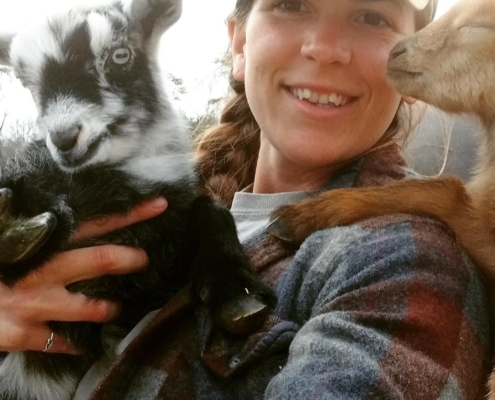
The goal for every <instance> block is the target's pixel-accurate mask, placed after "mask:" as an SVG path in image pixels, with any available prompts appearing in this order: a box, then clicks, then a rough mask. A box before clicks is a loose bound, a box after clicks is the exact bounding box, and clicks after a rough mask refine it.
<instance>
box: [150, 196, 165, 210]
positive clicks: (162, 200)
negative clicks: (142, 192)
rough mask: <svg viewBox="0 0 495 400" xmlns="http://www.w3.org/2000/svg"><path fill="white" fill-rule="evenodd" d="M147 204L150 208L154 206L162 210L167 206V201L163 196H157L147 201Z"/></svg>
mask: <svg viewBox="0 0 495 400" xmlns="http://www.w3.org/2000/svg"><path fill="white" fill-rule="evenodd" d="M149 206H150V207H152V208H156V209H158V210H164V209H165V208H167V206H168V202H167V200H166V199H165V198H163V197H158V198H157V199H153V200H151V201H150V202H149Z"/></svg>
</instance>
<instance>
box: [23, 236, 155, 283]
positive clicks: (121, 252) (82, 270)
mask: <svg viewBox="0 0 495 400" xmlns="http://www.w3.org/2000/svg"><path fill="white" fill-rule="evenodd" d="M147 265H148V256H147V254H146V252H145V251H144V250H142V249H137V248H132V247H126V246H119V245H114V244H106V245H102V246H94V247H85V248H80V249H74V250H69V251H65V252H63V253H59V254H57V255H56V256H55V257H54V258H53V259H52V260H51V261H49V262H48V263H47V264H45V265H44V266H43V267H41V268H39V269H38V270H35V271H33V272H32V273H30V274H29V275H28V276H27V277H26V278H25V279H24V280H22V281H21V282H19V285H22V286H32V287H38V286H39V285H41V284H42V282H43V283H44V284H47V283H51V284H57V283H58V284H59V285H62V286H67V285H69V284H71V283H74V282H78V281H82V280H86V279H92V278H96V277H98V276H102V275H123V274H128V273H131V272H138V271H142V270H144V269H145V268H146V266H147Z"/></svg>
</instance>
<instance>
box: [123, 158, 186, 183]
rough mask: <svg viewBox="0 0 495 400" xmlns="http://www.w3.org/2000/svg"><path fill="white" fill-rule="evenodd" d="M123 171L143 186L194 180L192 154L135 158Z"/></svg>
mask: <svg viewBox="0 0 495 400" xmlns="http://www.w3.org/2000/svg"><path fill="white" fill-rule="evenodd" d="M122 170H123V171H124V172H127V173H128V174H130V175H132V176H135V177H136V178H138V181H143V185H144V184H146V183H147V182H152V183H158V182H163V183H167V182H178V181H180V180H187V181H191V180H193V179H194V163H193V157H192V153H190V154H165V155H158V156H154V157H149V158H133V159H131V160H130V161H129V162H128V163H127V164H126V165H125V166H124V167H123V168H122Z"/></svg>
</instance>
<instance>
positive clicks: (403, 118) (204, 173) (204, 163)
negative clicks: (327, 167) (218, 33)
mask: <svg viewBox="0 0 495 400" xmlns="http://www.w3.org/2000/svg"><path fill="white" fill-rule="evenodd" d="M253 3H254V0H238V1H237V3H236V7H235V10H234V12H233V13H232V14H231V16H230V17H229V18H233V19H235V20H237V21H238V22H240V23H241V24H243V23H245V22H246V20H247V18H248V16H249V12H250V11H251V8H252V6H253ZM436 3H437V0H433V1H432V2H430V4H429V5H428V6H427V8H426V9H425V10H423V11H421V12H418V13H417V14H418V17H417V19H416V23H417V25H418V29H419V28H421V27H423V26H424V25H426V23H428V22H429V21H431V19H432V17H433V14H434V10H435V8H436ZM230 88H231V89H232V96H231V97H230V99H228V101H227V103H226V104H225V106H224V109H223V110H222V113H221V116H220V121H219V123H218V124H217V125H215V126H213V127H211V128H209V129H207V130H206V131H204V132H203V133H200V134H199V135H198V137H197V138H196V141H195V146H196V160H197V163H196V168H197V171H198V174H199V177H200V186H201V187H202V188H204V190H205V191H206V192H208V193H209V194H211V195H213V196H214V197H216V198H217V199H218V200H220V201H221V202H223V203H224V204H226V205H228V206H230V205H231V203H232V199H233V197H234V193H235V192H236V191H239V190H240V189H242V188H244V187H246V186H247V185H249V184H251V183H252V182H253V180H254V173H255V168H256V162H257V159H258V152H259V146H260V127H259V125H258V123H257V122H256V120H255V118H254V116H253V114H252V112H251V109H250V107H249V104H248V102H247V98H246V93H245V89H244V84H243V83H242V82H238V81H236V80H235V79H234V78H233V77H232V75H231V76H230ZM412 129H413V122H412V117H411V110H410V108H409V107H405V106H404V104H402V102H401V104H400V105H399V108H398V110H397V113H396V114H395V116H394V118H393V120H392V122H391V124H390V126H389V128H388V129H387V131H386V132H385V134H384V135H383V136H382V138H381V139H380V140H379V141H378V143H377V144H376V145H375V146H374V147H373V149H371V150H369V151H374V150H376V149H378V148H382V147H384V146H388V145H390V144H392V143H401V144H402V143H404V142H405V140H406V139H407V137H408V135H409V133H410V132H411V131H412ZM361 156H362V155H361Z"/></svg>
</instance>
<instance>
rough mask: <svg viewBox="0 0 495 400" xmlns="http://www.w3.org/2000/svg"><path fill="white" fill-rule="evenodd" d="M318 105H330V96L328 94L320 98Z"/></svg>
mask: <svg viewBox="0 0 495 400" xmlns="http://www.w3.org/2000/svg"><path fill="white" fill-rule="evenodd" d="M318 103H320V104H328V103H329V100H328V95H327V94H322V95H321V96H320V98H319V99H318Z"/></svg>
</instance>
